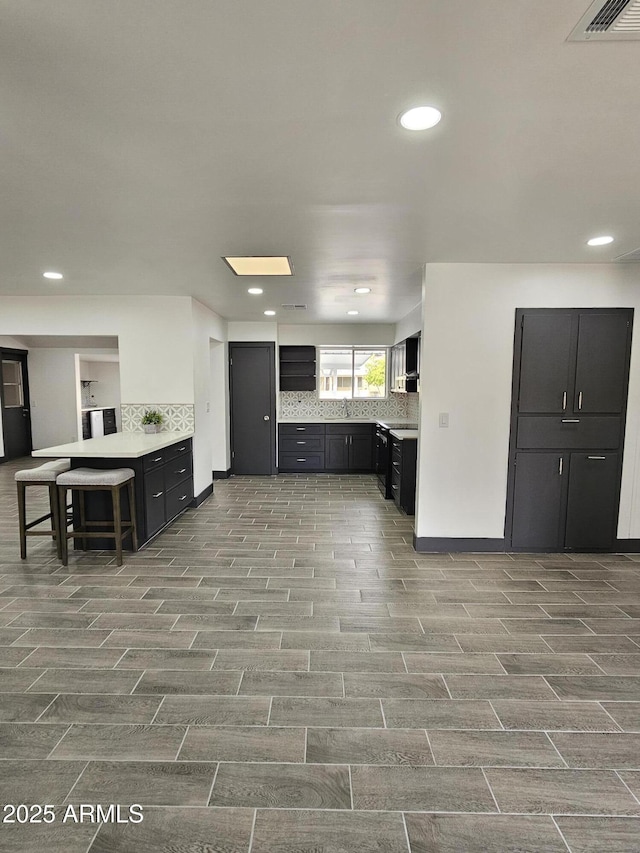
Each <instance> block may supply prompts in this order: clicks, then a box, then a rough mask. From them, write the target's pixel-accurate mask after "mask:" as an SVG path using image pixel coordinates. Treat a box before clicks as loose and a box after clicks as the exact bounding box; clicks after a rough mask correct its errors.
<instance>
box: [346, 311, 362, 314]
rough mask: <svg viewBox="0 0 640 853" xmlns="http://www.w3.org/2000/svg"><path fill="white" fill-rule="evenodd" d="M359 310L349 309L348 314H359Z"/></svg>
mask: <svg viewBox="0 0 640 853" xmlns="http://www.w3.org/2000/svg"><path fill="white" fill-rule="evenodd" d="M359 313H360V312H359V311H347V314H359Z"/></svg>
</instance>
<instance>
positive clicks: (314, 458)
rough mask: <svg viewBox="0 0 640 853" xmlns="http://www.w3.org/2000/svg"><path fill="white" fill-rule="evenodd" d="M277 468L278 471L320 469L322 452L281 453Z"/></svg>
mask: <svg viewBox="0 0 640 853" xmlns="http://www.w3.org/2000/svg"><path fill="white" fill-rule="evenodd" d="M278 468H279V469H280V471H322V470H323V469H324V453H318V452H312V453H281V454H280V459H279V464H278Z"/></svg>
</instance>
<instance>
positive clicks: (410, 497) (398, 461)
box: [391, 436, 418, 515]
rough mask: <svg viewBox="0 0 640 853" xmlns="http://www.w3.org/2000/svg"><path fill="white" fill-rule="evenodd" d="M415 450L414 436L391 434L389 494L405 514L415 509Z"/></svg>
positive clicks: (415, 441)
mask: <svg viewBox="0 0 640 853" xmlns="http://www.w3.org/2000/svg"><path fill="white" fill-rule="evenodd" d="M417 450H418V442H417V440H416V439H415V438H404V439H399V438H395V436H391V496H392V497H393V500H394V501H395V504H396V506H397V507H398V509H401V510H404V512H406V513H407V515H414V514H415V511H416V464H417V458H416V457H417Z"/></svg>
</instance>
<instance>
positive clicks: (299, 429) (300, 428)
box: [296, 427, 307, 432]
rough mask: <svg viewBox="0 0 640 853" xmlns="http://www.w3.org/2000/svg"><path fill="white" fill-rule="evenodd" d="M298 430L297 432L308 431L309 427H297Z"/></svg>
mask: <svg viewBox="0 0 640 853" xmlns="http://www.w3.org/2000/svg"><path fill="white" fill-rule="evenodd" d="M296 430H297V432H306V431H307V428H306V427H296Z"/></svg>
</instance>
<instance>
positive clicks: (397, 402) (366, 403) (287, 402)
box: [278, 391, 418, 421]
mask: <svg viewBox="0 0 640 853" xmlns="http://www.w3.org/2000/svg"><path fill="white" fill-rule="evenodd" d="M409 396H416V397H417V396H418V395H417V394H415V395H413V394H412V395H409V394H392V395H391V397H389V399H388V400H348V401H347V405H348V407H349V414H350V416H351V417H352V418H371V419H372V420H374V419H375V418H397V419H399V420H404V419H405V418H406V417H407V397H409ZM279 398H280V399H279V412H278V417H279V419H280V420H285V421H294V420H296V418H336V417H337V418H339V417H340V416H341V415H343V414H344V408H343V405H342V400H319V399H318V395H317V394H316V392H315V391H281V392H280V394H279Z"/></svg>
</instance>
